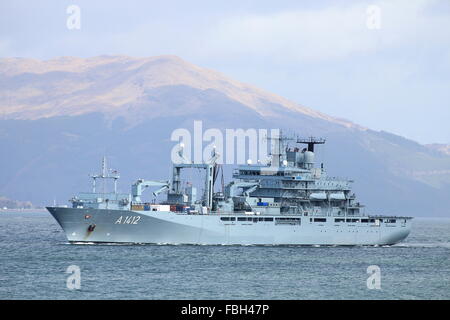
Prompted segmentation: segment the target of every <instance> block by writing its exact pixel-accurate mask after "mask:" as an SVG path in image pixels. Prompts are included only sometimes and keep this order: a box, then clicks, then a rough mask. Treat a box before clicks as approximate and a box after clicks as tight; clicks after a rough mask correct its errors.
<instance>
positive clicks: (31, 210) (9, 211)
mask: <svg viewBox="0 0 450 320" xmlns="http://www.w3.org/2000/svg"><path fill="white" fill-rule="evenodd" d="M17 212H48V211H47V209H45V208H34V209H0V213H17Z"/></svg>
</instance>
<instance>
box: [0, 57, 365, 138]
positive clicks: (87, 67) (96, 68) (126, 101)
mask: <svg viewBox="0 0 450 320" xmlns="http://www.w3.org/2000/svg"><path fill="white" fill-rule="evenodd" d="M111 64H118V65H119V67H122V72H121V74H120V76H121V77H122V78H123V77H129V78H131V79H125V81H123V80H122V83H121V84H120V85H119V86H112V89H113V90H112V91H111V90H110V91H109V92H108V93H106V92H102V91H101V87H102V84H100V85H99V84H98V82H100V83H102V82H105V81H106V82H114V74H112V75H111V72H108V71H105V70H101V69H102V68H104V67H105V65H108V66H109V68H111ZM89 71H93V72H96V73H97V74H99V73H103V76H102V75H101V74H100V76H97V79H94V80H95V81H90V80H91V79H93V78H95V77H91V79H90V78H89V76H88V77H87V78H88V79H85V78H82V79H80V78H78V77H76V76H75V77H74V78H75V79H74V81H80V80H82V81H84V82H83V83H82V84H80V83H77V84H74V83H73V82H74V81H72V82H71V83H67V82H66V83H65V84H66V85H69V84H71V85H72V87H73V89H72V91H70V93H71V94H72V95H75V97H70V99H67V97H65V93H67V92H68V90H70V89H67V88H61V87H60V86H57V85H54V86H53V87H52V89H53V94H52V95H51V96H50V97H48V98H49V99H46V100H45V103H44V104H41V105H40V106H38V107H36V106H34V107H33V108H30V107H29V106H27V105H26V104H24V103H23V99H20V98H19V99H16V100H14V98H15V97H16V98H17V96H14V95H13V94H12V93H11V92H8V91H7V90H6V92H5V90H0V97H1V96H3V97H8V98H9V100H8V101H6V103H5V101H0V103H2V106H3V107H2V108H1V109H0V117H1V118H3V119H34V120H35V119H39V118H42V117H51V116H61V115H81V114H85V113H89V112H95V111H100V112H103V113H106V114H110V115H111V116H112V117H113V118H114V117H117V116H123V115H124V114H125V113H126V110H127V108H129V107H133V106H134V107H135V106H136V102H139V101H142V100H144V101H145V93H146V91H145V89H143V88H146V89H147V90H149V89H154V88H158V87H165V86H174V85H187V86H190V87H193V88H196V89H200V90H208V89H212V90H219V91H221V92H223V93H224V94H225V95H227V96H228V97H229V98H231V99H232V100H235V101H237V102H239V103H242V104H243V105H245V106H247V107H249V108H251V109H253V110H255V111H257V112H258V113H259V114H261V115H262V116H277V113H276V112H274V111H273V110H272V108H270V107H267V103H271V104H276V105H281V106H283V107H284V108H286V109H287V110H291V111H296V112H300V113H303V114H306V115H309V116H312V117H316V118H320V119H323V120H327V121H330V122H334V123H338V124H341V125H343V126H346V127H353V128H358V129H362V130H363V129H365V128H363V127H362V126H359V125H356V124H354V123H352V122H351V121H348V120H345V119H340V118H334V117H331V116H329V115H326V114H323V113H321V112H318V111H315V110H313V109H311V108H307V107H305V106H302V105H300V104H297V103H294V102H292V101H290V100H288V99H285V98H283V97H281V96H279V95H276V94H272V93H269V92H267V91H264V90H261V89H259V88H257V87H255V86H252V85H249V84H245V83H242V82H239V81H236V80H233V79H230V78H228V77H226V76H224V75H223V74H222V73H219V72H217V71H214V70H210V69H206V68H202V67H199V66H196V65H194V64H192V63H189V62H186V61H184V60H183V59H181V58H179V57H177V56H173V55H162V56H156V57H149V58H132V57H129V56H97V57H92V58H86V59H83V58H74V57H61V58H56V59H51V60H45V61H40V60H36V59H28V58H3V59H0V74H1V75H2V76H3V77H6V78H9V79H8V80H11V77H12V78H14V77H26V75H30V76H29V77H33V75H35V76H37V77H45V75H46V74H47V75H48V74H52V73H58V75H59V76H63V74H61V73H71V74H75V75H76V74H82V73H83V72H89ZM127 72H128V73H129V74H127V75H124V73H127ZM154 74H158V75H159V76H158V77H154V76H152V75H154ZM3 82H4V81H3ZM58 82H59V83H60V82H61V81H60V80H59V81H58ZM59 83H58V84H59ZM93 87H96V88H97V93H96V95H95V99H92V96H91V98H88V99H86V95H83V92H86V91H87V93H88V94H91V92H89V91H92V90H93V89H94V88H93ZM107 88H108V89H111V86H110V85H109V86H107ZM15 89H17V88H15ZM19 89H22V90H20V91H19V94H20V95H22V96H23V95H25V96H28V97H30V98H31V97H34V98H39V96H40V95H39V92H38V91H37V90H31V89H29V90H27V88H26V87H25V88H23V87H22V88H20V87H19ZM2 91H3V92H2ZM58 91H59V92H60V94H59V95H57V94H56V92H58ZM147 93H148V92H147ZM64 98H66V99H64ZM77 101H83V102H82V105H84V106H85V108H81V109H80V106H78V110H77V109H76V107H75V105H76V102H77ZM21 102H22V103H21ZM133 102H134V105H130V104H133ZM5 105H6V106H5ZM113 109H116V110H113ZM124 109H125V110H124ZM133 110H134V111H136V108H134V109H133ZM39 111H40V112H39ZM44 111H45V113H44Z"/></svg>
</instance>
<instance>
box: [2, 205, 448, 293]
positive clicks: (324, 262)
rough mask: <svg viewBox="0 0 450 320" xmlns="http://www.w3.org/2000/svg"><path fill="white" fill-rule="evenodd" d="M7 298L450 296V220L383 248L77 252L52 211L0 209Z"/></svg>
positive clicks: (108, 248) (433, 222)
mask: <svg viewBox="0 0 450 320" xmlns="http://www.w3.org/2000/svg"><path fill="white" fill-rule="evenodd" d="M70 266H75V267H71V268H69V267H70ZM374 266H375V267H374ZM68 268H69V271H71V272H72V271H73V270H75V269H77V270H79V271H80V273H79V282H77V283H78V284H79V289H76V286H75V288H74V286H73V285H70V284H71V283H72V284H73V282H71V281H72V280H73V277H74V276H77V275H76V274H75V273H67V272H66V271H67V270H68ZM73 268H75V269H73ZM368 268H369V273H368ZM370 270H379V272H377V274H372V273H371V272H370ZM375 276H376V277H377V279H376V281H374V278H373V277H375ZM70 277H72V278H70ZM71 279H72V280H71ZM68 280H69V281H68ZM68 282H69V285H68ZM375 283H376V284H377V285H374V284H375ZM0 299H450V219H445V218H439V219H437V218H436V219H431V218H415V219H414V220H413V225H412V231H411V234H410V235H409V237H408V238H407V239H406V240H405V241H404V242H402V243H400V244H397V245H394V246H380V247H364V246H356V247H340V246H337V247H328V246H326V247H323V246H316V247H303V246H200V245H199V246H196V245H114V244H110V245H99V244H83V245H74V244H69V243H68V242H67V239H66V238H65V236H64V233H63V231H62V230H61V228H60V227H59V225H58V224H57V223H56V221H55V220H54V219H53V218H52V217H51V216H50V214H48V213H44V212H28V213H24V212H14V213H12V212H11V213H8V212H0Z"/></svg>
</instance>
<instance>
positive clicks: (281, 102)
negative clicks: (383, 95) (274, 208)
mask: <svg viewBox="0 0 450 320" xmlns="http://www.w3.org/2000/svg"><path fill="white" fill-rule="evenodd" d="M194 120H202V121H203V128H204V129H203V130H206V129H207V128H218V129H221V130H224V129H226V128H232V129H236V128H244V129H245V128H281V129H284V130H290V131H291V132H298V133H300V134H301V135H305V136H309V135H317V136H323V137H325V138H326V139H327V143H326V144H325V146H323V147H318V148H317V158H318V161H319V162H324V163H325V168H326V169H327V171H328V173H329V174H330V175H335V176H347V177H351V178H353V179H354V180H355V184H354V191H355V192H356V193H357V195H358V196H359V199H360V200H361V202H363V203H365V204H367V207H368V210H370V211H371V212H377V213H393V214H394V213H395V214H405V215H415V216H445V215H450V210H449V209H447V208H449V207H450V197H448V194H449V192H450V155H448V154H445V153H443V152H441V151H438V150H435V149H433V148H431V147H429V146H423V145H420V144H418V143H416V142H414V141H411V140H408V139H405V138H403V137H400V136H397V135H393V134H390V133H388V132H383V131H381V132H378V131H374V130H371V129H369V128H364V127H362V126H359V125H357V124H354V123H352V122H350V121H347V120H344V119H337V118H334V117H330V116H328V115H325V114H323V113H320V112H317V111H315V110H313V109H310V108H307V107H305V106H302V105H300V104H297V103H294V102H292V101H289V100H287V99H285V98H283V97H280V96H278V95H275V94H271V93H268V92H266V91H263V90H261V89H258V88H255V87H253V86H251V85H248V84H244V83H241V82H238V81H235V80H232V79H230V78H228V77H226V76H224V75H222V74H221V73H218V72H216V71H213V70H209V69H205V68H201V67H199V66H196V65H193V64H191V63H188V62H186V61H184V60H182V59H180V58H178V57H175V56H158V57H150V58H132V57H126V56H99V57H93V58H88V59H82V58H72V57H63V58H59V59H53V60H48V61H39V60H34V59H22V58H8V59H0V150H2V154H5V155H6V156H5V157H1V158H0V194H5V195H7V196H9V197H14V198H20V199H29V200H31V201H33V202H34V203H39V204H45V203H50V202H53V199H54V198H56V199H57V200H58V201H60V202H64V201H66V199H68V198H69V197H70V196H71V195H72V194H73V193H76V192H78V191H80V190H86V189H88V188H89V187H90V182H89V181H88V177H87V173H92V172H93V171H95V170H96V169H97V167H98V162H99V161H100V159H101V157H102V156H103V155H104V154H106V155H107V156H108V157H109V161H110V163H111V165H112V166H114V167H115V168H117V169H119V170H120V171H121V174H122V181H121V184H120V185H121V188H122V191H128V190H129V184H130V183H131V182H132V181H133V180H135V179H137V178H152V179H166V178H168V176H169V175H170V173H171V172H170V168H171V163H170V151H171V149H172V147H173V146H174V144H175V143H174V142H172V141H170V134H171V132H172V131H173V130H175V129H177V128H187V129H191V130H192V127H193V122H194ZM205 145H206V143H205Z"/></svg>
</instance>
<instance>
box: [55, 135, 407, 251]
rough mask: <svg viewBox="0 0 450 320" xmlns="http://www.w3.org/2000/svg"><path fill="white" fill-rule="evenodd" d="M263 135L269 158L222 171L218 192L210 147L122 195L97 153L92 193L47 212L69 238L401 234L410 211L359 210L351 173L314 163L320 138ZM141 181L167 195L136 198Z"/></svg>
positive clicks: (382, 240) (324, 239) (378, 240)
mask: <svg viewBox="0 0 450 320" xmlns="http://www.w3.org/2000/svg"><path fill="white" fill-rule="evenodd" d="M271 139H273V140H274V141H273V143H272V150H271V157H270V160H269V161H268V162H267V163H265V164H260V163H257V164H252V163H251V162H250V161H249V162H248V163H247V164H245V165H240V166H238V167H237V168H235V169H234V171H233V180H232V181H231V182H230V183H228V184H227V185H226V186H225V185H224V183H223V177H222V176H221V177H220V178H221V188H220V190H219V191H215V187H216V189H217V186H216V184H217V182H218V180H219V173H222V175H223V170H222V168H221V165H219V164H218V163H217V162H218V159H219V157H220V155H219V154H218V153H217V152H216V151H215V149H213V151H212V153H211V158H210V159H209V160H208V161H205V162H204V163H200V164H196V163H192V162H191V161H190V160H189V159H187V158H186V157H185V156H184V154H183V146H182V145H181V146H180V149H179V151H178V155H179V159H180V161H178V162H177V163H175V164H173V175H172V179H171V180H170V181H169V180H168V181H154V180H145V179H138V180H137V181H136V182H135V183H134V184H133V185H132V187H131V194H120V193H117V187H116V183H117V180H118V179H119V175H118V173H117V172H116V171H110V170H109V171H108V170H107V168H106V160H105V159H104V161H103V166H102V173H101V174H99V175H92V176H91V177H92V179H93V191H92V192H91V193H81V194H80V195H79V196H77V197H74V198H72V199H71V202H72V208H60V207H48V210H49V212H50V213H51V214H52V215H53V216H54V217H55V218H56V220H57V221H58V222H59V224H60V225H61V227H62V228H63V229H64V231H65V233H66V235H67V238H68V240H69V241H71V242H129V243H169V244H184V243H186V244H272V245H279V244H298V245H390V244H394V243H397V242H399V241H401V240H403V239H404V238H406V237H407V236H408V234H409V232H410V227H411V217H403V216H402V217H399V216H380V215H373V214H365V213H364V207H363V205H361V204H360V203H359V202H357V200H356V196H355V194H354V193H352V191H351V183H352V181H351V180H348V179H340V178H334V177H329V176H328V175H327V172H326V171H325V169H324V167H323V164H322V165H321V166H320V167H319V168H317V167H315V159H314V158H315V154H314V152H315V150H314V148H315V146H316V145H321V144H324V143H325V140H324V139H317V138H314V137H309V138H300V137H290V138H288V137H285V136H283V135H279V136H276V137H273V138H271ZM290 144H292V146H290ZM184 169H200V170H203V171H204V183H203V186H202V189H203V190H202V192H198V190H197V189H198V188H197V187H196V186H194V185H193V184H189V183H188V184H186V183H183V179H182V174H183V170H184ZM108 179H112V180H113V181H114V192H112V193H107V192H100V193H99V192H98V186H97V182H98V180H108ZM147 188H152V189H155V190H154V191H153V195H154V196H155V197H156V196H158V195H159V194H162V193H167V197H166V200H164V201H161V202H159V203H156V202H154V201H153V202H143V201H142V194H143V192H144V190H145V189H147Z"/></svg>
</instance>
